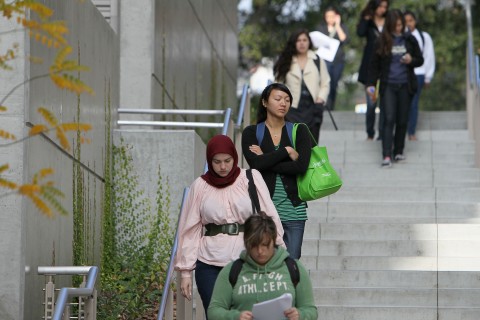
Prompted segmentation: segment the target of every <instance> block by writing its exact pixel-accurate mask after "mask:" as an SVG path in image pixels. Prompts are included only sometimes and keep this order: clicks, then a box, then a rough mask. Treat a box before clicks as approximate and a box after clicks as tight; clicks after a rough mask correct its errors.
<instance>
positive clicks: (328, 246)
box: [302, 240, 480, 258]
mask: <svg viewBox="0 0 480 320" xmlns="http://www.w3.org/2000/svg"><path fill="white" fill-rule="evenodd" d="M479 252H480V241H472V240H460V241H455V240H446V241H443V240H440V241H437V240H389V241H385V240H380V241H367V240H363V241H358V240H304V241H303V246H302V254H305V255H317V256H319V257H323V256H342V257H343V256H356V257H364V256H365V257H436V256H438V257H472V258H474V257H478V253H479Z"/></svg>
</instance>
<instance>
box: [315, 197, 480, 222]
mask: <svg viewBox="0 0 480 320" xmlns="http://www.w3.org/2000/svg"><path fill="white" fill-rule="evenodd" d="M478 205H479V204H478V203H475V202H471V203H451V202H431V203H429V202H400V201H396V202H395V201H392V202H371V203H368V202H333V201H332V202H311V203H310V204H309V208H308V211H307V212H308V218H309V221H310V222H329V223H381V224H383V223H401V224H409V223H411V224H415V223H480V211H479V210H478Z"/></svg>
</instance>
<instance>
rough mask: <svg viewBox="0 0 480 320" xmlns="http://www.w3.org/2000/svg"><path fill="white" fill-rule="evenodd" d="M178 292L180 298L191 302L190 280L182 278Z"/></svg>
mask: <svg viewBox="0 0 480 320" xmlns="http://www.w3.org/2000/svg"><path fill="white" fill-rule="evenodd" d="M180 290H181V292H182V296H184V297H185V298H187V299H188V300H192V278H182V281H181V282H180Z"/></svg>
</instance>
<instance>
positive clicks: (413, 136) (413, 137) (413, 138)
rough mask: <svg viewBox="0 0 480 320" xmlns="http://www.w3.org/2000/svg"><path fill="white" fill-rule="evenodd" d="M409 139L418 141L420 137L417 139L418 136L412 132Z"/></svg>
mask: <svg viewBox="0 0 480 320" xmlns="http://www.w3.org/2000/svg"><path fill="white" fill-rule="evenodd" d="M408 140H410V141H417V140H418V139H417V137H416V136H415V135H414V134H412V135H409V136H408Z"/></svg>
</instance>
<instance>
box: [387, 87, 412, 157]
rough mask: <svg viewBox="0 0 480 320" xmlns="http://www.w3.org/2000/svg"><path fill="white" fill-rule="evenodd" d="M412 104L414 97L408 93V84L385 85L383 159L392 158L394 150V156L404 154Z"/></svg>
mask: <svg viewBox="0 0 480 320" xmlns="http://www.w3.org/2000/svg"><path fill="white" fill-rule="evenodd" d="M411 103H412V96H411V94H410V93H409V92H408V84H407V83H405V84H390V83H387V84H385V93H384V94H383V95H382V107H383V110H384V112H385V127H384V132H383V139H382V147H383V151H382V154H383V157H391V158H392V148H393V156H394V155H397V154H403V148H404V147H405V135H406V134H407V124H408V113H409V111H410V105H411ZM394 129H395V137H394V134H393V130H394Z"/></svg>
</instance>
